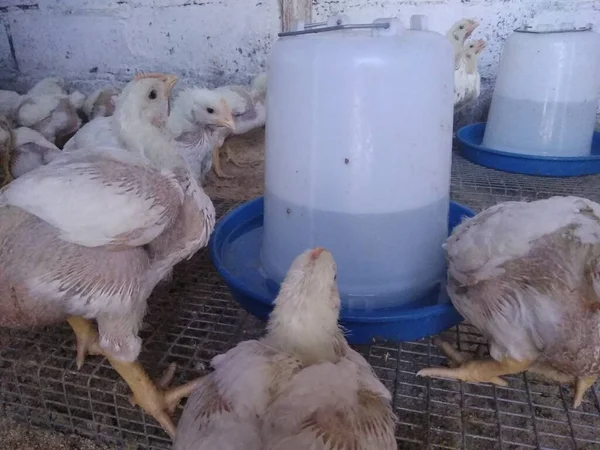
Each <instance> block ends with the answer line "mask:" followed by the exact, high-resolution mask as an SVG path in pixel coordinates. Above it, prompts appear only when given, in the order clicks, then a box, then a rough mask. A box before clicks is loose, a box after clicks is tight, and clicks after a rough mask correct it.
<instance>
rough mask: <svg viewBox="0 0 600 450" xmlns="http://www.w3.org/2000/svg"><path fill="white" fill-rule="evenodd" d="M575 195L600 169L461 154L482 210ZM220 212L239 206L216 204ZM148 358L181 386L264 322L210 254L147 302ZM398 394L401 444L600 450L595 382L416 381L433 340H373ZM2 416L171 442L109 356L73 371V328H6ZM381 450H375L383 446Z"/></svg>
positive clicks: (157, 444)
mask: <svg viewBox="0 0 600 450" xmlns="http://www.w3.org/2000/svg"><path fill="white" fill-rule="evenodd" d="M551 195H578V196H583V197H588V198H590V199H592V200H595V201H600V176H592V177H584V178H573V179H549V178H534V177H526V176H519V175H511V174H505V173H501V172H496V171H492V170H488V169H485V168H482V167H478V166H475V165H473V164H471V163H469V162H467V161H465V160H463V159H462V158H460V157H459V156H457V155H454V158H453V170H452V196H453V199H455V200H457V201H459V202H462V203H464V204H466V205H468V206H470V207H472V208H474V209H475V210H480V209H482V208H485V207H488V206H491V205H493V204H496V203H498V202H501V201H506V200H521V199H538V198H544V197H549V196H551ZM215 204H216V206H217V210H218V212H219V213H220V214H223V213H225V212H226V211H228V210H229V209H231V208H232V207H234V206H235V204H233V203H228V202H215ZM148 303H149V307H148V315H147V317H146V320H145V324H144V327H143V329H142V332H141V337H142V339H143V341H144V349H143V351H142V354H141V355H140V361H141V363H142V364H143V365H144V367H145V368H146V369H147V370H148V371H149V372H150V374H151V375H152V376H156V377H158V376H159V375H160V373H162V371H163V370H164V369H166V367H167V366H168V364H169V363H171V362H176V363H177V364H178V371H177V377H176V380H175V383H179V382H184V381H187V380H189V379H191V378H193V377H197V376H200V375H202V374H203V373H205V371H206V369H207V367H208V364H209V362H210V360H211V358H212V357H214V356H215V355H217V354H219V353H223V352H225V351H227V350H228V349H230V348H231V347H233V346H234V345H235V344H236V343H237V342H240V341H242V340H245V339H249V338H255V337H258V336H260V335H261V334H262V332H263V329H264V324H263V323H261V322H259V321H258V320H256V319H255V318H253V317H252V316H249V315H248V314H246V313H245V312H244V311H243V310H242V309H241V308H240V307H238V306H237V304H236V303H235V302H234V301H233V300H232V299H231V297H230V295H229V292H228V290H227V288H226V287H225V285H224V284H223V282H222V281H221V280H220V278H219V276H218V275H217V274H216V272H215V271H214V269H213V268H212V266H211V264H210V261H209V259H208V253H207V251H206V250H203V251H202V252H200V253H199V254H198V255H196V256H195V257H194V258H192V259H191V260H190V261H188V262H185V263H182V264H181V265H180V266H178V267H177V268H176V270H175V275H174V278H173V280H172V281H171V282H170V283H168V284H165V285H162V286H160V287H159V288H157V290H156V291H155V293H154V294H153V296H152V297H151V298H150V300H149V302H148ZM445 335H447V337H449V338H451V339H453V340H454V341H455V342H457V343H458V347H459V348H460V349H461V350H467V351H474V348H475V346H476V344H477V343H479V342H481V337H480V335H479V334H478V333H477V332H476V331H475V330H474V329H473V328H472V327H470V326H469V325H460V326H459V327H457V328H455V329H452V330H448V331H447V332H446V333H445ZM358 350H359V351H361V353H363V355H364V356H365V357H366V358H367V359H368V361H369V362H370V363H371V365H372V366H373V367H374V368H375V370H376V372H377V374H378V376H379V377H380V378H381V380H382V381H383V382H384V383H385V384H386V385H387V386H388V388H389V389H390V391H391V392H392V393H393V399H394V400H393V401H394V408H395V411H396V414H397V416H398V420H399V425H398V429H397V437H398V447H399V448H400V449H424V448H445V449H527V448H538V449H582V450H583V449H600V395H599V389H598V387H597V386H595V387H594V388H593V389H590V390H589V391H588V393H587V395H586V397H585V400H584V403H583V404H582V405H581V406H580V408H578V409H577V410H573V409H571V407H570V405H571V403H572V390H571V389H570V387H569V386H565V387H560V386H558V385H555V384H548V383H544V382H541V381H536V380H532V379H531V378H530V377H529V376H528V375H524V376H514V377H506V379H507V380H508V381H509V386H508V387H506V388H498V387H495V386H489V385H478V384H466V383H460V382H454V381H446V380H434V379H424V378H417V377H416V376H415V373H416V372H417V371H418V370H419V369H420V368H422V367H425V366H428V365H432V364H445V360H444V358H443V357H441V356H440V353H439V352H438V351H437V349H436V348H435V347H434V346H433V345H432V344H431V343H430V341H429V339H424V340H421V341H418V342H403V343H401V344H397V343H388V342H375V343H373V345H369V346H364V347H360V348H359V349H358ZM0 377H1V378H0V414H1V415H5V416H8V417H10V418H12V419H14V420H17V421H21V422H24V423H27V424H30V425H31V426H35V427H42V428H51V429H55V430H57V431H62V432H66V433H75V434H79V435H83V436H87V437H90V438H92V439H95V440H97V441H100V442H106V443H112V444H114V445H116V446H117V447H118V448H126V449H128V450H131V449H149V450H150V449H151V450H155V449H156V450H158V449H167V448H170V445H171V443H170V440H169V438H168V436H167V435H166V434H165V433H164V432H163V431H162V429H160V428H159V427H158V426H157V424H156V423H155V422H154V420H153V419H152V418H150V417H148V416H146V415H145V414H143V413H142V412H141V410H140V409H138V408H134V407H132V406H130V404H129V401H128V394H129V392H128V389H127V386H126V385H125V384H124V383H123V382H122V381H120V380H119V379H118V376H117V374H116V372H115V371H114V370H112V368H111V367H110V365H109V364H108V363H107V362H106V360H104V359H103V358H100V357H88V359H87V360H86V363H85V364H84V367H83V368H82V370H81V371H77V369H76V368H75V350H74V336H73V333H72V331H71V329H70V328H69V327H68V326H67V325H64V326H56V327H48V328H37V329H33V330H20V331H15V330H10V331H9V330H0ZM374 450H375V449H374Z"/></svg>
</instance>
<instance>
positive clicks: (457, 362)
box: [432, 337, 485, 367]
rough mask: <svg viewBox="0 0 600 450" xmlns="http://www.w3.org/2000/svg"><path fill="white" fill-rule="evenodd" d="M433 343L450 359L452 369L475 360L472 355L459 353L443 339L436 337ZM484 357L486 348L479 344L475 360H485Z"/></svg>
mask: <svg viewBox="0 0 600 450" xmlns="http://www.w3.org/2000/svg"><path fill="white" fill-rule="evenodd" d="M432 342H433V344H434V345H435V346H436V347H437V348H439V349H440V351H441V352H442V354H443V355H444V356H445V357H446V358H448V366H450V367H460V366H461V365H462V364H464V363H466V362H467V361H471V360H472V359H473V355H471V354H470V353H463V352H459V351H458V350H456V349H455V348H454V347H453V346H452V344H451V343H450V342H448V341H445V340H443V339H442V338H439V337H434V338H433V339H432ZM484 356H485V346H484V345H483V344H479V345H478V346H477V349H475V358H477V359H483V357H484Z"/></svg>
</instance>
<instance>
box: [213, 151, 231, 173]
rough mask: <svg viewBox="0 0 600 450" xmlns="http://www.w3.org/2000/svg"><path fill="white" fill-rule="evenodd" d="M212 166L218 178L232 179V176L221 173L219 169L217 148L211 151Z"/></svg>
mask: <svg viewBox="0 0 600 450" xmlns="http://www.w3.org/2000/svg"><path fill="white" fill-rule="evenodd" d="M212 164H213V169H214V170H215V174H216V175H217V176H218V177H219V178H233V175H227V174H226V173H225V172H223V169H221V155H220V148H219V147H215V148H213V150H212Z"/></svg>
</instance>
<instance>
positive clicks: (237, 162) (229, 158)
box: [224, 144, 252, 167]
mask: <svg viewBox="0 0 600 450" xmlns="http://www.w3.org/2000/svg"><path fill="white" fill-rule="evenodd" d="M224 147H225V157H226V159H227V161H231V164H233V165H234V166H237V167H248V166H251V165H252V164H251V163H250V164H248V163H242V162H240V160H239V159H237V157H236V156H235V155H234V154H233V152H232V150H231V147H230V146H229V145H227V144H225V145H224Z"/></svg>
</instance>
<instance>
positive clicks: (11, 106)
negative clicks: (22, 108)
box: [0, 90, 22, 120]
mask: <svg viewBox="0 0 600 450" xmlns="http://www.w3.org/2000/svg"><path fill="white" fill-rule="evenodd" d="M21 101H22V96H21V95H20V94H18V93H17V92H14V91H5V90H0V116H4V117H5V118H7V119H11V120H13V119H14V118H15V113H16V112H17V109H18V108H19V105H20V104H21Z"/></svg>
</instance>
